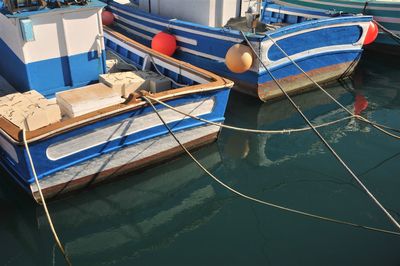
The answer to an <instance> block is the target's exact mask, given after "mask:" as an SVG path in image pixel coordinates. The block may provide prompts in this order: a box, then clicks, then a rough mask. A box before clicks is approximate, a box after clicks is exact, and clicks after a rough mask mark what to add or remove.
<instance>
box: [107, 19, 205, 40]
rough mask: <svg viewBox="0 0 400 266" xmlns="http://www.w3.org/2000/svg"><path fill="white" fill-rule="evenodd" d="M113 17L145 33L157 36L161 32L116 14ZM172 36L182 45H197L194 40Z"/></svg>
mask: <svg viewBox="0 0 400 266" xmlns="http://www.w3.org/2000/svg"><path fill="white" fill-rule="evenodd" d="M114 16H115V18H117V19H118V20H120V21H122V22H124V23H126V24H129V25H131V26H133V27H136V28H139V29H142V30H145V31H147V32H151V33H153V34H157V33H159V32H161V30H157V29H155V28H151V27H147V26H145V25H143V24H139V23H136V22H133V21H130V20H128V19H126V18H124V17H121V16H118V15H117V14H114ZM136 32H137V31H136ZM174 36H175V37H176V39H177V41H179V42H184V43H187V44H191V45H197V41H196V40H194V39H189V38H186V37H182V36H179V35H174Z"/></svg>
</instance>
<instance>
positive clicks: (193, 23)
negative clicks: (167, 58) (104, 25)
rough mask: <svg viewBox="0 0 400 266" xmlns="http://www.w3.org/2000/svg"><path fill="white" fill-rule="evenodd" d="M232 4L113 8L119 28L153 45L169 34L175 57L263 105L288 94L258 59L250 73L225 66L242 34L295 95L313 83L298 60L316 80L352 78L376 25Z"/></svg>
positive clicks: (169, 1)
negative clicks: (174, 43)
mask: <svg viewBox="0 0 400 266" xmlns="http://www.w3.org/2000/svg"><path fill="white" fill-rule="evenodd" d="M233 2H235V3H233V4H232V1H228V0H221V1H216V2H215V6H213V5H212V4H210V3H211V2H210V3H208V2H207V3H208V4H207V3H204V1H200V2H199V1H194V0H193V1H176V0H164V1H147V0H146V1H145V0H143V1H132V2H129V1H126V0H115V1H108V2H107V3H108V10H109V11H111V12H112V13H113V14H114V17H115V21H114V26H115V29H117V30H118V31H121V32H123V33H124V34H127V35H129V36H130V37H132V38H134V39H135V40H137V41H139V42H141V43H143V44H146V45H147V46H150V45H151V41H152V39H153V37H154V36H155V35H156V34H158V33H159V32H161V31H166V30H168V31H169V32H170V33H171V34H173V35H174V36H175V37H176V40H177V45H178V49H177V51H176V52H175V54H174V57H175V58H178V59H179V60H183V61H186V62H189V63H191V64H194V65H196V66H199V67H202V68H204V69H207V70H210V71H212V72H214V73H216V74H218V75H221V76H224V77H227V78H229V79H231V80H233V81H235V84H237V85H238V86H236V88H237V89H238V90H240V91H241V92H244V93H247V94H250V95H253V96H256V97H259V98H260V99H261V100H263V101H266V100H269V99H273V98H276V97H279V96H281V95H282V92H281V91H280V89H279V88H278V87H277V85H276V84H275V82H274V81H273V80H272V78H271V76H270V75H269V74H268V72H267V71H266V70H265V68H264V67H263V66H262V64H261V63H260V62H259V61H258V60H257V58H256V57H255V56H254V55H253V64H252V65H251V67H250V69H248V70H247V71H246V72H244V73H241V74H237V73H233V72H231V71H230V70H229V69H228V68H227V66H226V65H225V56H226V54H227V51H228V50H229V49H230V48H231V47H232V46H233V45H236V44H242V43H244V37H243V35H242V34H241V32H240V31H239V30H242V31H246V32H245V34H246V36H247V38H248V39H249V41H250V42H251V45H252V46H253V47H254V48H255V50H256V51H257V53H258V56H259V57H260V58H261V60H262V62H263V63H264V64H265V65H266V66H267V67H268V69H269V70H270V71H271V72H272V74H273V75H274V76H275V77H276V78H277V79H278V80H279V81H280V83H281V84H282V85H283V87H284V88H285V89H286V90H287V91H288V92H290V93H296V92H299V91H302V90H304V89H307V88H310V87H312V86H313V83H312V82H311V81H310V80H309V79H308V78H307V77H306V76H305V75H304V74H303V73H302V72H301V71H300V70H299V69H298V68H297V67H296V66H294V64H293V63H292V62H291V59H293V60H294V61H295V62H296V63H297V64H298V65H300V67H301V68H302V69H303V70H305V71H306V72H307V74H308V75H310V76H311V77H312V78H313V79H314V80H315V81H317V82H322V83H325V82H330V81H332V80H336V79H339V78H343V77H346V76H348V75H350V74H351V73H352V71H353V69H354V68H355V66H356V65H357V62H358V60H359V58H360V56H361V54H362V51H363V45H364V39H365V37H366V35H367V32H368V28H369V26H370V22H371V20H372V17H371V16H363V15H345V16H342V15H340V14H339V13H338V14H333V13H329V14H327V13H322V12H320V13H318V12H314V11H310V10H307V9H300V8H297V9H293V8H288V7H285V6H281V5H277V4H274V3H272V2H265V3H263V4H262V5H261V4H259V5H258V8H257V6H256V7H255V8H251V7H250V8H249V10H248V11H247V12H246V13H244V12H243V11H242V9H243V8H242V9H241V5H242V1H233ZM250 2H251V1H250ZM257 2H261V1H257ZM243 14H245V16H246V17H247V20H246V17H243ZM251 19H253V20H251ZM247 26H249V27H250V28H248V27H247ZM271 39H272V40H271ZM274 42H276V43H277V44H278V45H279V47H280V48H282V49H283V50H284V51H285V52H286V53H287V54H288V55H289V56H290V59H289V58H288V57H287V56H286V55H285V54H284V53H282V51H281V50H280V49H279V48H278V47H277V45H276V44H275V43H274Z"/></svg>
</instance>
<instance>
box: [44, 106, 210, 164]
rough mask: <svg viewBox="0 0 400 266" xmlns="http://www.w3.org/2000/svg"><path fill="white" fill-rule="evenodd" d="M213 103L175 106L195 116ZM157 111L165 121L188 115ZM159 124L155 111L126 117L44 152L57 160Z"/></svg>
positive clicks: (180, 118) (51, 146) (179, 119)
mask: <svg viewBox="0 0 400 266" xmlns="http://www.w3.org/2000/svg"><path fill="white" fill-rule="evenodd" d="M214 104H215V99H214V98H211V99H206V100H203V101H197V102H192V103H189V104H184V105H181V106H179V107H177V109H178V110H180V111H182V112H185V113H190V114H192V115H195V116H201V115H204V114H208V113H210V112H211V111H212V109H213V107H214ZM159 113H160V115H161V116H162V117H163V118H164V119H165V121H166V122H167V123H171V122H176V121H181V120H184V119H188V117H185V116H184V115H181V114H179V113H177V112H175V111H173V110H170V109H164V110H161V111H160V112H159ZM159 125H162V122H161V121H160V119H159V118H158V117H157V115H156V114H155V113H150V114H146V115H143V116H138V117H132V118H128V119H125V120H122V121H120V122H117V123H115V124H113V125H109V126H106V127H102V128H97V129H95V130H93V131H92V132H91V133H87V134H84V135H80V136H77V137H75V138H73V139H67V140H63V141H62V142H59V143H55V144H52V145H50V146H49V147H48V148H47V151H46V154H47V157H48V158H49V159H50V160H53V161H55V160H59V159H62V158H65V157H67V156H70V155H72V154H75V153H78V152H81V151H84V150H87V149H89V148H91V147H95V146H98V145H101V144H104V143H106V142H109V141H113V140H116V139H120V138H122V137H124V136H128V135H131V134H133V133H136V132H140V131H143V130H146V129H149V128H152V127H156V126H159Z"/></svg>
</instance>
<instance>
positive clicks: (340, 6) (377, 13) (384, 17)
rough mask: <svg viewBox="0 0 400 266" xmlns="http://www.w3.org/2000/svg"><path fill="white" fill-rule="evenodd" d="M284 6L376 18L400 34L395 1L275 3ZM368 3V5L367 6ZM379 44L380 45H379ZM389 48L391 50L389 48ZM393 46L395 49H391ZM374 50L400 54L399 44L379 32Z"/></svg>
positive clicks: (281, 0)
mask: <svg viewBox="0 0 400 266" xmlns="http://www.w3.org/2000/svg"><path fill="white" fill-rule="evenodd" d="M275 2H277V3H279V4H282V5H291V6H294V7H302V8H304V7H306V8H307V7H308V8H312V9H323V10H330V11H335V12H337V11H342V12H347V13H353V14H359V13H363V14H366V15H371V16H374V19H375V20H376V21H378V22H379V23H380V24H382V25H383V26H384V27H385V28H387V29H388V30H390V31H392V32H393V33H395V34H397V35H399V34H400V17H399V11H400V3H398V2H395V1H367V2H366V1H357V0H356V1H343V0H342V1H325V0H317V1H315V0H312V1H310V0H279V1H275ZM366 3H367V4H366ZM377 44H379V45H377ZM388 46H389V50H388V49H387V47H388ZM390 46H393V47H390ZM372 48H373V49H376V48H381V49H380V50H381V51H386V52H390V53H396V54H399V53H400V48H399V43H398V42H397V41H396V40H394V39H393V38H391V37H390V36H389V35H388V34H386V33H385V32H383V31H381V32H379V35H378V38H377V40H376V44H375V45H372Z"/></svg>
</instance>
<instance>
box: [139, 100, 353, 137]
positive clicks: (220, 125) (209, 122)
mask: <svg viewBox="0 0 400 266" xmlns="http://www.w3.org/2000/svg"><path fill="white" fill-rule="evenodd" d="M143 94H144V95H146V97H147V98H149V99H151V100H153V101H155V102H157V103H159V104H161V105H163V106H165V107H167V108H168V109H171V110H173V111H175V112H177V113H180V114H182V115H184V116H187V117H190V118H193V119H196V120H198V121H201V122H204V123H207V124H211V125H214V126H218V127H221V128H226V129H230V130H235V131H242V132H249V133H258V134H291V133H293V132H304V131H308V130H312V128H311V127H309V126H308V127H302V128H288V129H277V130H272V129H267V130H263V129H252V128H243V127H236V126H230V125H224V124H222V123H216V122H213V121H210V120H207V119H204V118H201V117H198V116H194V115H192V114H189V113H185V112H182V111H180V110H179V109H177V108H175V107H173V106H171V105H169V104H167V103H165V102H163V101H160V100H158V99H157V98H154V97H152V96H151V95H150V94H149V93H148V92H143ZM354 117H355V116H347V117H344V118H340V119H337V120H334V121H330V122H327V123H323V124H320V125H316V126H315V127H316V128H321V127H327V126H330V125H334V124H337V123H339V122H342V121H345V120H349V119H352V118H354Z"/></svg>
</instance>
